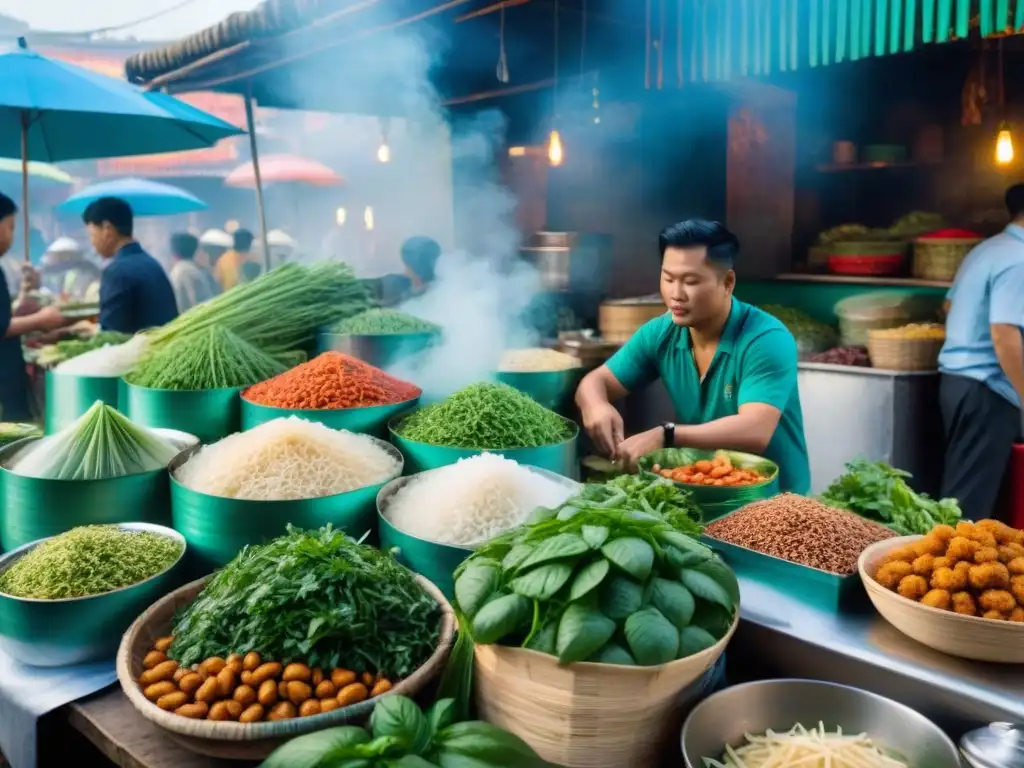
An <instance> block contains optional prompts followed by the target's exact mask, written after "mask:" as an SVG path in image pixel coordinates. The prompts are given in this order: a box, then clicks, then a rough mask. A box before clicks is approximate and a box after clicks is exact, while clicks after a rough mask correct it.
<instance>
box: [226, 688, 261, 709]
mask: <svg viewBox="0 0 1024 768" xmlns="http://www.w3.org/2000/svg"><path fill="white" fill-rule="evenodd" d="M231 698H232V699H234V700H235V701H237V702H238V703H239V704H241V705H242V706H243V707H248V706H249V705H251V704H255V703H256V691H255V690H254V689H253V687H252V686H251V685H240V686H238V687H237V688H235V692H234V693H233V694H231Z"/></svg>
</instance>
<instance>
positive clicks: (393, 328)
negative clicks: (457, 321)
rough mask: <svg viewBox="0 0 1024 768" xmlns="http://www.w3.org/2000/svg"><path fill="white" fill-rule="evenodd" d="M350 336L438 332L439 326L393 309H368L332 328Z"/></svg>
mask: <svg viewBox="0 0 1024 768" xmlns="http://www.w3.org/2000/svg"><path fill="white" fill-rule="evenodd" d="M332 330H333V331H334V332H335V333H342V334H347V335H350V336H383V335H387V334H393V333H440V331H441V328H440V326H437V325H434V324H433V323H428V322H427V321H426V320H421V319H420V318H418V317H413V316H412V315H407V314H405V313H404V312H397V311H395V310H393V309H368V310H366V311H365V312H360V313H359V314H358V315H356V316H354V317H350V318H348V319H347V320H342V321H341V322H340V323H338V324H336V325H335V326H334V328H333V329H332Z"/></svg>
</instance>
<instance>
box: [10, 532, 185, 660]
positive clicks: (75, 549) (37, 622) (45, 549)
mask: <svg viewBox="0 0 1024 768" xmlns="http://www.w3.org/2000/svg"><path fill="white" fill-rule="evenodd" d="M185 548H186V544H185V538H184V537H183V536H182V535H181V534H180V533H178V532H177V531H174V530H172V529H170V528H165V527H163V526H160V525H151V524H149V523H125V524H122V525H117V526H106V525H104V526H83V527H79V528H74V529H72V530H70V531H68V532H67V533H63V534H61V535H59V536H53V537H50V538H47V539H43V540H41V541H34V542H31V543H30V544H25V545H24V546H22V547H18V548H17V549H15V550H14V551H12V552H8V553H6V554H4V555H3V556H0V649H2V650H3V651H4V652H6V653H7V654H8V655H9V656H11V658H13V659H15V660H17V661H19V662H21V663H22V664H27V665H29V666H34V667H63V666H70V665H73V664H84V663H86V662H90V661H100V660H103V659H112V658H113V657H114V656H115V654H116V653H117V646H118V643H119V642H120V640H121V635H123V634H124V632H125V630H126V629H127V628H128V627H129V626H130V625H131V623H132V622H133V621H135V619H136V617H137V616H138V615H139V614H140V613H142V612H143V611H145V610H146V608H147V607H148V606H149V605H150V604H152V603H153V602H155V601H156V600H158V599H160V598H161V597H163V596H164V595H165V594H167V593H168V592H171V591H173V590H174V589H176V588H177V587H178V586H180V584H181V582H182V580H183V579H182V577H183V574H182V572H181V568H180V565H181V562H182V558H183V556H184V554H185Z"/></svg>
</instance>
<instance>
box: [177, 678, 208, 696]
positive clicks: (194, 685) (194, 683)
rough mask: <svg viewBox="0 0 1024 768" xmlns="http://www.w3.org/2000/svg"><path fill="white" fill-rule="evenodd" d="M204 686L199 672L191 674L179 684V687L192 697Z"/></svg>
mask: <svg viewBox="0 0 1024 768" xmlns="http://www.w3.org/2000/svg"><path fill="white" fill-rule="evenodd" d="M202 684H203V678H202V675H200V674H199V673H198V672H189V673H188V674H187V675H185V676H184V677H183V678H181V681H180V682H179V683H178V687H179V688H181V690H183V691H184V692H185V693H187V694H188V695H189V696H191V695H192V694H193V693H195V692H196V691H198V690H199V688H200V687H201V686H202Z"/></svg>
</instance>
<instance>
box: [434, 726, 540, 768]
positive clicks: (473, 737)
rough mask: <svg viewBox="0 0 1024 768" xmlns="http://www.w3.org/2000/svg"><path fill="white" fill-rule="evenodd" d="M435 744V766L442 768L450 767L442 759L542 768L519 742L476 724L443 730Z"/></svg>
mask: <svg viewBox="0 0 1024 768" xmlns="http://www.w3.org/2000/svg"><path fill="white" fill-rule="evenodd" d="M437 744H438V746H439V747H440V753H441V754H440V757H441V759H440V761H439V762H440V764H441V766H443V767H445V768H446V767H447V766H450V765H454V764H453V763H446V762H445V759H444V758H445V756H446V755H449V756H450V755H461V756H463V757H470V758H473V759H475V760H479V761H480V762H481V763H483V764H485V765H489V766H503V768H538V766H542V765H544V761H543V760H541V759H540V757H538V755H537V753H536V752H534V751H533V749H532V748H531V747H530V745H529V744H527V743H526V742H525V741H523V740H522V739H521V738H519V737H518V736H514V735H512V734H511V733H508V732H507V731H503V730H501V729H500V728H496V727H494V726H493V725H491V724H490V723H484V722H480V721H479V720H471V721H469V722H465V723H455V724H454V725H451V726H449V727H447V728H445V729H444V730H443V731H441V733H439V734H438V738H437ZM459 765H469V764H466V763H461V764H459Z"/></svg>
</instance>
